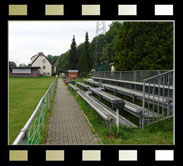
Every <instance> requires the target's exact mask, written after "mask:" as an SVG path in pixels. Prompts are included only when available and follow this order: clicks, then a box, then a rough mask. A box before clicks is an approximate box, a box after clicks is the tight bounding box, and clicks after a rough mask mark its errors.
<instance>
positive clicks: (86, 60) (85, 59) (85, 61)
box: [79, 32, 93, 72]
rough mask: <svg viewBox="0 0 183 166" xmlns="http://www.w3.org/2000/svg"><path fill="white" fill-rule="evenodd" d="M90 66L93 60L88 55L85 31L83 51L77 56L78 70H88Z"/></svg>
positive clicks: (87, 39)
mask: <svg viewBox="0 0 183 166" xmlns="http://www.w3.org/2000/svg"><path fill="white" fill-rule="evenodd" d="M92 66H93V62H92V58H91V56H90V49H89V38H88V32H86V36H85V43H84V47H83V51H82V54H81V56H80V58H79V69H80V72H89V71H90V70H91V69H92Z"/></svg>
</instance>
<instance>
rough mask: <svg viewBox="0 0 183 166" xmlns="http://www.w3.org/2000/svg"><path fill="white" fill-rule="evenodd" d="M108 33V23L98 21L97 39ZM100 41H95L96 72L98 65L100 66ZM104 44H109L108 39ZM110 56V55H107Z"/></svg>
mask: <svg viewBox="0 0 183 166" xmlns="http://www.w3.org/2000/svg"><path fill="white" fill-rule="evenodd" d="M105 33H106V23H105V21H97V23H96V37H97V36H98V35H100V34H105ZM98 42H99V41H98V39H96V41H95V50H94V65H95V70H96V67H97V65H98V64H99V62H98V61H99V50H98V45H99V43H98ZM104 43H105V44H107V41H106V39H105V38H104ZM107 54H108V53H107ZM107 63H108V55H107Z"/></svg>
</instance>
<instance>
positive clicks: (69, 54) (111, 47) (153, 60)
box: [47, 22, 173, 73]
mask: <svg viewBox="0 0 183 166" xmlns="http://www.w3.org/2000/svg"><path fill="white" fill-rule="evenodd" d="M47 58H48V59H49V60H50V62H51V63H52V64H53V65H55V66H56V67H57V72H58V73H60V72H65V71H67V70H69V69H78V70H79V72H80V73H83V72H90V71H91V70H92V69H94V68H95V67H96V65H97V66H100V65H103V64H111V63H112V64H113V65H114V67H115V70H116V71H130V70H170V69H173V23H172V22H123V23H120V22H113V23H112V24H111V25H110V29H109V30H108V31H107V32H106V33H105V34H101V35H98V36H96V37H94V38H93V39H92V41H91V42H89V33H88V32H86V34H85V41H84V42H83V43H81V44H79V45H78V46H77V43H76V38H75V36H73V39H72V43H71V47H70V49H69V50H68V51H66V52H65V53H62V54H61V55H59V56H52V55H48V56H47Z"/></svg>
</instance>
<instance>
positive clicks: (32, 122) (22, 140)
mask: <svg viewBox="0 0 183 166" xmlns="http://www.w3.org/2000/svg"><path fill="white" fill-rule="evenodd" d="M55 87H56V80H54V81H53V82H52V84H51V85H50V87H49V88H48V90H47V91H46V93H45V94H44V96H43V97H42V98H41V100H40V101H39V103H38V105H37V107H36V109H35V110H34V112H33V114H32V115H31V117H30V118H29V120H28V121H27V122H26V124H25V126H24V127H23V128H22V129H21V131H20V133H19V134H18V136H17V137H16V139H15V141H14V142H13V145H18V144H26V145H30V144H39V142H40V139H41V138H40V137H41V132H43V133H44V132H45V113H46V112H45V111H46V110H50V103H51V101H52V100H53V94H54V90H55Z"/></svg>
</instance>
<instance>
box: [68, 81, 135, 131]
mask: <svg viewBox="0 0 183 166" xmlns="http://www.w3.org/2000/svg"><path fill="white" fill-rule="evenodd" d="M69 86H71V88H72V89H73V90H76V92H77V93H78V94H79V95H80V97H82V98H83V100H85V101H86V102H87V103H88V104H89V105H90V106H91V107H92V108H93V109H94V110H95V111H96V112H97V113H98V114H99V115H100V116H101V117H102V118H103V119H105V120H107V121H111V120H113V121H115V120H116V113H115V111H112V110H111V108H109V107H107V106H106V105H104V104H103V103H101V102H100V101H98V100H97V99H96V98H94V97H92V96H90V95H89V92H88V91H87V92H84V91H83V90H81V89H79V88H77V87H76V86H74V85H72V84H69ZM119 123H120V124H121V125H124V126H127V127H130V128H138V126H137V125H135V124H134V123H132V122H130V121H129V120H128V119H126V118H124V117H123V116H121V115H119Z"/></svg>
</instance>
